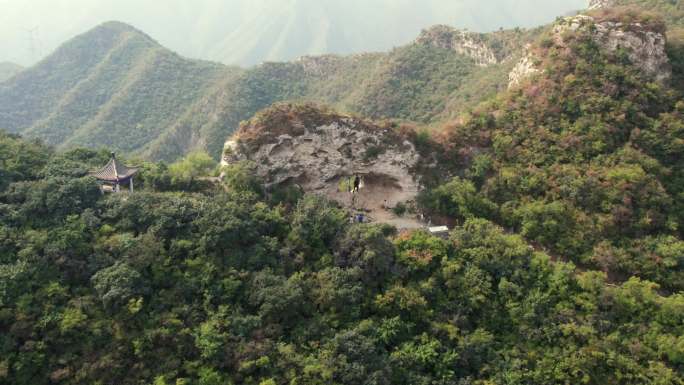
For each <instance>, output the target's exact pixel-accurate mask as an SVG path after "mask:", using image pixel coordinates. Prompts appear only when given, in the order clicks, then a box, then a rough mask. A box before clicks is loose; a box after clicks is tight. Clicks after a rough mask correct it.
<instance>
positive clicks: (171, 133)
mask: <svg viewBox="0 0 684 385" xmlns="http://www.w3.org/2000/svg"><path fill="white" fill-rule="evenodd" d="M534 34H535V31H521V30H515V31H502V32H495V33H492V34H487V35H485V34H475V33H462V32H460V31H457V30H455V29H453V28H449V27H435V28H432V29H429V30H426V31H425V32H424V33H423V34H422V35H421V36H420V37H419V38H418V39H417V40H416V41H415V42H414V43H412V44H409V45H407V46H404V47H400V48H397V49H395V50H393V51H391V52H389V53H377V54H358V55H351V56H334V55H328V56H320V57H304V58H302V59H300V60H298V61H295V62H290V63H265V64H263V65H260V66H257V67H254V68H252V69H248V70H244V69H239V68H233V67H225V66H223V65H220V64H214V63H209V62H201V61H193V60H188V59H184V58H182V57H180V56H178V55H176V54H174V53H172V52H170V51H168V50H166V49H164V48H163V47H161V46H159V45H158V44H157V43H156V42H155V41H154V40H152V39H151V38H150V37H148V36H147V35H145V34H143V33H142V32H140V31H138V30H135V29H134V28H132V27H130V26H127V25H125V24H122V23H116V22H112V23H107V24H104V25H102V26H99V27H97V28H95V29H94V30H92V31H89V32H87V33H85V34H83V35H81V36H79V37H77V38H75V39H74V40H72V41H70V42H68V43H66V44H65V45H63V46H62V47H60V49H59V50H57V51H56V52H55V53H54V54H53V55H51V56H49V57H48V58H47V59H45V60H44V61H42V62H40V63H39V64H38V65H36V66H34V67H32V68H29V69H27V70H26V71H24V72H22V73H21V74H20V76H17V77H16V78H13V79H11V80H10V81H8V82H6V83H3V84H1V85H0V127H3V128H4V129H6V130H9V131H10V132H14V133H21V134H22V135H25V136H28V137H37V138H41V139H43V140H45V141H46V142H47V143H49V144H51V145H56V146H57V147H58V148H69V147H72V146H88V147H98V146H109V147H111V148H114V149H116V150H117V151H119V152H125V153H131V154H137V155H142V156H144V157H146V158H149V159H169V160H172V159H176V158H178V157H179V156H182V155H183V154H185V153H187V152H189V151H191V150H193V149H202V150H206V151H209V152H210V153H211V154H212V155H213V156H215V157H218V156H219V154H220V151H221V148H222V145H223V141H224V140H225V138H226V137H227V136H228V135H229V134H230V133H231V132H233V131H234V130H235V129H236V128H237V126H238V124H239V123H240V121H242V120H245V119H248V118H249V117H251V116H252V115H253V114H254V113H255V112H257V111H258V110H260V109H262V108H265V107H267V106H269V105H270V104H272V103H274V102H276V101H283V100H300V101H315V102H318V103H326V104H330V105H333V106H335V107H336V108H338V109H340V110H343V111H347V112H355V113H360V114H363V115H367V116H370V117H373V118H384V117H387V118H398V119H405V120H411V121H416V122H420V123H433V122H437V121H444V120H446V119H447V118H450V117H453V116H454V115H455V114H456V113H457V112H459V111H462V110H463V109H465V108H466V107H468V106H472V105H475V104H476V103H477V102H478V101H480V100H483V99H484V98H486V97H489V96H493V95H494V94H495V93H496V92H497V91H499V90H501V89H504V88H505V85H506V84H507V78H506V74H507V73H508V71H509V70H510V68H511V67H512V65H513V64H514V62H515V60H514V59H515V58H516V57H517V55H519V54H520V52H519V51H520V50H521V48H522V46H523V45H524V43H525V42H526V41H528V40H530V39H531V38H532V37H533V36H534ZM445 41H446V42H448V44H446V45H445V44H444V42H445ZM470 43H473V44H474V46H473V47H471V49H469V50H467V51H464V50H463V49H462V48H463V47H462V46H465V45H468V44H470ZM494 53H496V55H494ZM483 54H484V55H488V54H489V55H494V56H492V58H491V59H492V60H489V61H487V62H485V63H482V62H479V61H480V60H481V58H480V57H479V56H478V55H483ZM483 64H484V65H483Z"/></svg>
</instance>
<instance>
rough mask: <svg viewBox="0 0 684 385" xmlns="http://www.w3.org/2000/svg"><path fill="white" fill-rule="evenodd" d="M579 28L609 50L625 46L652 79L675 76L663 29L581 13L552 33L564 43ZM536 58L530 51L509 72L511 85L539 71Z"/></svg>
mask: <svg viewBox="0 0 684 385" xmlns="http://www.w3.org/2000/svg"><path fill="white" fill-rule="evenodd" d="M578 32H586V33H589V34H590V35H591V37H592V39H593V40H594V41H595V42H596V43H597V44H598V45H599V46H600V47H601V48H602V49H604V50H606V51H607V52H610V53H614V52H616V51H618V50H624V51H625V52H626V53H627V56H628V57H629V60H630V62H631V63H632V65H634V66H636V67H637V68H639V69H640V70H641V71H642V72H643V73H644V74H645V75H646V76H647V77H650V78H652V79H653V80H656V81H659V82H665V81H667V80H668V79H669V78H670V77H671V76H672V67H671V66H670V61H669V59H668V56H667V52H666V50H665V44H666V41H667V39H666V37H665V35H664V34H663V33H662V32H660V31H656V30H653V29H651V28H649V27H648V26H645V25H642V24H640V23H621V22H616V21H608V20H597V19H595V18H594V17H591V16H586V15H578V16H573V17H567V18H564V19H562V20H560V21H559V22H557V23H556V25H555V26H554V28H553V36H552V37H553V41H554V44H556V45H557V46H559V47H565V46H566V42H565V38H566V34H568V33H578ZM537 60H538V58H535V57H534V54H533V53H531V51H529V52H528V54H526V55H525V56H524V57H523V59H522V60H521V61H520V63H518V65H517V66H516V67H515V69H514V70H513V71H512V72H511V73H510V75H509V80H510V83H509V87H514V86H517V85H518V84H520V83H521V82H522V81H523V80H524V79H526V78H528V77H530V76H532V75H534V74H535V73H538V72H540V69H539V68H537V66H536V65H535V64H534V62H535V61H537Z"/></svg>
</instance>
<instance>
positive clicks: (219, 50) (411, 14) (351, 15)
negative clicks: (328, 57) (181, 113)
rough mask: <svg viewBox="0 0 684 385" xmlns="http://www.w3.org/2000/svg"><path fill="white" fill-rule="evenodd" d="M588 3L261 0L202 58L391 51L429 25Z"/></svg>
mask: <svg viewBox="0 0 684 385" xmlns="http://www.w3.org/2000/svg"><path fill="white" fill-rule="evenodd" d="M584 7H586V0H568V1H554V0H552V1H549V0H547V1H538V0H488V1H479V0H451V1H444V0H420V1H416V0H371V1H369V0H348V1H337V0H283V1H277V2H274V1H269V0H254V1H252V4H250V6H249V7H242V8H244V9H242V8H240V10H241V15H242V17H241V18H240V20H239V21H236V24H235V27H234V28H231V30H230V31H229V33H227V34H226V35H225V36H222V37H218V36H217V37H216V38H215V39H211V40H212V41H213V40H216V41H217V43H215V44H213V45H208V46H206V47H205V48H204V50H203V51H201V52H196V56H197V57H203V58H209V59H211V60H216V61H220V62H224V63H234V64H239V65H254V64H258V63H260V62H262V61H283V60H293V59H295V58H297V57H299V56H301V55H303V54H309V55H320V54H325V53H337V54H349V53H357V52H364V51H385V50H388V49H391V48H392V47H394V46H397V45H403V44H406V43H408V42H410V41H411V40H412V39H413V38H414V37H415V35H416V34H417V33H418V32H419V31H420V29H421V28H422V27H424V26H428V25H432V24H436V23H445V24H449V25H456V26H459V27H461V28H468V29H470V30H473V31H494V30H498V29H499V28H513V27H516V26H519V27H533V26H538V25H542V24H545V23H548V22H550V21H553V19H554V18H555V17H556V16H559V15H562V14H565V13H568V12H571V11H575V10H579V9H582V8H584Z"/></svg>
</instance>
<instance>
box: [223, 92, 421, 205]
mask: <svg viewBox="0 0 684 385" xmlns="http://www.w3.org/2000/svg"><path fill="white" fill-rule="evenodd" d="M420 159H421V156H420V155H419V153H418V151H417V150H416V147H415V145H414V144H413V142H412V140H411V135H410V134H402V133H399V132H397V131H396V130H395V129H393V128H392V127H389V126H379V125H376V124H373V123H370V122H368V121H365V120H361V119H358V118H353V117H349V116H343V115H339V114H336V113H334V112H329V111H324V110H321V109H318V108H316V107H313V106H309V105H304V106H301V105H289V104H287V105H276V106H273V107H271V108H269V109H268V110H266V111H263V112H261V113H260V114H258V115H257V116H256V117H255V118H254V119H252V120H251V121H249V122H247V123H244V124H243V125H242V126H241V127H240V129H239V130H238V131H237V132H236V134H235V135H234V136H233V137H232V138H231V140H230V141H228V142H227V143H226V147H225V152H224V157H223V163H224V164H230V163H234V162H240V161H251V162H253V163H254V164H255V166H256V170H257V173H258V174H259V176H260V177H262V178H263V179H264V181H265V182H266V184H267V185H268V186H273V185H284V184H295V185H298V186H300V187H301V188H302V189H304V190H305V191H307V192H314V193H320V194H323V195H326V196H328V197H329V198H331V199H335V200H337V201H339V202H341V203H343V204H346V203H347V202H348V201H349V199H350V194H349V191H348V189H349V187H348V182H349V180H350V179H351V178H353V177H354V176H355V175H359V176H360V177H362V179H363V184H364V192H363V196H364V202H363V205H364V206H366V207H367V208H368V209H370V210H373V209H376V208H379V207H380V206H382V205H383V204H384V203H385V201H387V204H396V203H399V202H405V201H409V200H412V199H414V198H415V196H416V195H417V193H418V189H419V181H418V180H416V178H414V172H413V171H414V169H415V167H416V166H417V165H418V163H419V161H420Z"/></svg>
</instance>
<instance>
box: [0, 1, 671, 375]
mask: <svg viewBox="0 0 684 385" xmlns="http://www.w3.org/2000/svg"><path fill="white" fill-rule="evenodd" d="M648 4H657V5H659V6H662V7H663V8H662V9H665V10H669V11H668V12H671V14H670V15H669V16H667V17H665V15H662V14H660V15H659V14H658V13H655V14H654V13H649V12H643V10H642V9H640V8H639V7H636V8H635V7H628V8H623V7H607V8H603V9H597V10H593V11H591V12H588V13H586V14H584V15H579V16H574V17H569V18H564V19H560V20H558V21H557V22H555V23H554V24H553V25H551V26H549V27H547V28H542V29H539V30H537V31H531V32H515V31H511V32H502V33H501V34H500V35H484V36H482V35H466V36H464V35H463V34H462V33H460V32H458V31H454V30H452V29H450V28H448V27H435V28H432V29H430V30H428V31H425V33H424V34H423V35H421V37H420V38H419V39H418V40H417V41H416V43H415V44H412V45H410V46H407V47H403V48H399V49H397V50H394V51H393V52H391V53H388V54H369V55H359V56H351V57H343V58H340V57H334V56H330V57H321V58H307V59H303V60H301V61H298V62H295V63H279V64H278V63H273V64H266V65H262V66H259V67H256V68H254V69H252V70H232V69H225V68H223V67H219V68H218V69H217V68H215V67H214V66H213V65H211V64H207V63H196V65H197V66H200V67H202V68H205V67H204V66H208V67H206V68H209V69H208V70H207V71H209V72H211V71H216V72H212V73H215V74H216V75H215V76H216V77H217V79H219V80H216V81H212V82H207V91H206V92H205V95H203V96H202V97H199V98H198V99H197V100H196V101H194V102H193V103H191V105H190V106H189V107H188V108H187V109H186V110H184V112H183V114H184V115H183V116H181V117H180V118H178V120H177V122H176V123H174V124H173V125H171V126H170V129H169V130H168V131H165V132H164V133H163V134H162V135H161V137H160V139H158V140H156V141H154V142H152V143H153V144H151V145H149V146H148V147H145V148H143V149H142V150H138V151H141V152H140V153H142V152H143V151H150V152H149V153H148V154H149V155H150V158H161V157H169V158H174V157H175V156H171V155H168V154H176V155H177V154H178V153H181V152H182V151H185V150H186V149H187V148H189V146H188V145H187V143H190V141H191V140H195V139H192V138H193V135H195V138H204V139H203V140H207V138H213V137H216V143H213V142H212V143H209V142H207V146H209V147H210V148H212V151H213V147H211V146H216V147H217V148H216V150H217V151H218V147H220V146H221V145H222V144H223V141H224V139H225V137H221V135H223V134H225V133H226V132H230V131H231V130H232V129H233V128H232V127H229V126H232V125H233V123H232V122H235V124H237V122H238V120H239V119H241V118H240V117H241V116H242V114H251V111H255V110H258V109H260V107H259V106H261V105H270V104H272V103H273V102H274V101H276V100H282V99H297V100H299V101H304V100H306V99H307V98H311V99H313V98H318V99H319V100H325V101H327V102H328V103H330V104H334V105H336V106H342V107H343V109H348V110H353V109H361V108H367V110H366V113H368V114H369V115H371V116H375V117H382V116H384V115H388V116H389V115H395V116H397V117H400V118H404V119H410V120H413V121H417V122H433V124H434V125H433V126H432V127H431V128H432V129H431V130H428V129H427V128H426V127H424V126H423V124H420V125H418V126H415V125H413V124H410V123H406V122H396V121H383V122H378V123H377V124H374V123H370V122H368V121H366V120H362V119H358V118H352V117H349V116H345V115H344V114H341V113H337V112H332V111H331V110H329V109H324V108H319V107H316V106H313V105H310V104H305V105H300V104H298V103H282V104H277V105H276V106H273V107H270V108H268V109H266V110H263V111H262V112H260V113H258V114H256V115H255V116H254V117H253V118H251V119H250V120H249V121H247V122H244V123H242V124H241V126H240V127H241V128H240V131H239V133H238V135H237V136H236V137H233V138H232V139H234V140H235V142H234V143H233V144H234V145H235V146H236V147H235V148H239V149H240V151H239V153H238V152H233V150H232V148H227V150H226V156H225V160H226V164H225V165H224V166H223V167H221V168H220V169H218V168H215V162H214V161H212V159H211V158H210V157H209V156H208V155H206V154H201V153H192V154H190V155H188V156H186V157H183V158H182V159H180V160H179V161H177V162H175V163H173V164H170V165H167V164H166V163H164V162H158V163H151V162H146V161H141V163H140V164H139V165H140V167H141V172H140V174H139V175H138V176H137V179H136V186H137V190H136V192H135V193H134V194H107V195H102V194H101V193H100V191H99V190H98V186H97V183H96V181H95V180H94V179H92V178H90V177H88V176H87V172H88V170H93V169H95V168H97V167H99V166H101V165H103V164H105V162H106V161H107V159H108V158H109V149H102V150H92V149H83V148H77V149H72V150H69V151H59V150H57V151H56V150H55V149H54V148H51V147H48V146H46V145H44V144H42V143H41V142H40V141H33V140H30V139H22V138H20V137H18V136H14V135H11V134H5V133H0V383H2V384H5V383H6V384H13V385H28V384H30V385H35V384H84V383H86V384H102V385H110V384H111V385H114V384H117V385H119V384H124V385H127V384H131V385H132V384H136V385H138V384H153V385H172V384H176V385H180V384H185V385H219V384H254V385H281V384H282V385H285V384H307V385H308V384H312V385H313V384H333V385H357V384H373V385H390V384H392V385H395V384H398V385H403V384H406V385H414V384H421V385H422V384H424V385H431V384H444V385H447V384H449V385H451V384H453V385H490V384H540V385H541V384H592V385H593V384H596V385H603V384H630V385H631V384H643V385H646V384H682V383H684V337H683V336H684V294H683V293H684V292H683V290H684V232H683V229H684V206H683V203H682V202H684V156H682V154H683V152H684V99H683V94H682V91H683V88H681V84H682V74H684V71H682V63H684V50H682V49H681V47H680V45H679V43H678V42H677V40H676V39H674V40H670V41H669V42H667V43H666V39H665V36H666V34H667V33H668V32H669V31H672V30H673V29H674V28H677V27H678V22H677V21H676V18H674V17H672V11H673V10H675V8H672V9H671V8H668V7H669V6H668V5H667V4H665V3H662V4H661V3H654V2H652V1H651V2H648ZM668 4H672V3H668ZM103 28H115V29H119V30H120V28H123V30H124V31H127V32H128V33H130V34H132V35H131V36H132V37H131V39H133V40H134V41H136V42H137V43H136V44H140V45H142V46H148V45H149V46H152V47H155V45H154V43H153V42H152V41H151V40H149V38H147V37H146V36H144V35H142V34H140V33H139V32H137V31H133V30H130V29H129V28H128V27H125V26H121V25H108V26H103ZM509 34H515V36H517V37H516V38H515V39H512V38H509ZM105 36H111V34H110V33H105V34H104V36H103V37H102V40H101V41H100V43H98V44H97V45H96V46H97V47H100V51H102V52H110V51H111V48H110V47H111V44H114V42H112V41H110V40H109V39H107V38H106V37H105ZM521 42H529V43H530V44H529V45H525V44H523V45H525V47H524V48H522V46H521V45H520V44H521ZM485 43H486V44H485ZM487 48H489V49H487ZM159 49H160V48H157V50H159ZM100 51H98V52H100ZM174 57H175V56H174ZM91 60H94V61H96V62H102V60H100V59H98V58H97V57H93V58H92V59H91ZM436 63H439V64H436ZM72 67H73V66H69V69H71V70H73V71H74V76H73V77H72V78H69V77H66V78H64V79H65V81H64V82H57V83H59V84H63V88H62V89H71V88H73V86H72V87H71V88H70V87H69V82H70V81H72V80H73V79H74V78H78V77H79V76H80V75H79V73H78V69H77V68H72ZM37 68H40V66H39V67H37ZM33 70H36V69H35V68H34V69H33ZM103 70H104V68H103ZM222 71H228V73H221V72H222ZM509 71H510V74H511V76H510V78H509V76H507V75H508V74H509ZM105 72H109V71H105ZM369 73H371V74H373V76H372V77H368V75H367V74H369ZM44 76H45V78H44V79H45V80H51V78H50V77H49V76H47V75H44ZM70 79H72V80H70ZM369 79H372V81H371V80H369ZM444 79H446V80H444ZM509 80H510V87H509ZM15 81H24V82H28V81H27V80H26V78H24V75H23V73H22V74H21V75H20V76H18V77H17V78H15V79H14V80H12V81H10V82H9V83H10V84H14V82H15ZM51 81H55V82H56V80H51ZM445 82H447V83H448V82H452V83H449V84H454V85H460V87H455V88H454V89H451V88H449V87H446V86H444V84H445ZM25 84H28V83H25ZM380 85H383V86H380ZM77 88H78V87H77ZM484 89H489V90H490V91H487V92H485V93H486V94H492V95H493V96H492V97H487V98H486V100H485V101H484V102H483V103H477V104H476V103H475V102H473V100H472V99H473V97H472V96H471V98H470V100H469V98H468V97H466V95H468V92H466V90H474V91H478V90H484ZM383 90H387V91H383ZM430 91H432V92H430ZM169 92H170V91H169ZM475 93H476V92H475ZM31 95H32V96H33V94H31ZM51 95H53V96H54V95H57V94H56V93H54V94H51ZM440 95H443V96H440ZM471 95H472V94H471ZM34 97H37V96H34ZM7 100H8V101H9V99H7ZM31 100H33V99H31ZM27 103H28V102H27ZM450 103H453V104H456V105H459V106H464V105H471V106H474V107H473V108H472V110H471V111H470V113H468V114H465V115H461V116H459V117H458V118H453V117H452V116H451V115H450V114H451V112H450V111H455V109H454V110H452V109H450V107H449V106H450ZM469 103H472V104H469ZM27 105H28V104H27ZM36 105H37V104H36ZM397 105H399V106H400V107H397ZM141 106H142V104H141ZM0 108H2V105H0ZM133 112H135V110H133ZM19 118H22V116H19V117H18V119H19ZM42 119H45V118H42ZM440 120H442V121H447V122H448V123H446V124H444V125H440V124H438V123H437V122H439V121H440ZM226 122H229V123H226ZM336 127H337V128H339V129H340V130H346V131H343V132H342V133H339V132H338V133H337V135H328V136H326V138H322V137H320V136H321V135H327V134H325V132H329V131H330V130H333V129H335V128H336ZM363 133H365V135H362V134H363ZM316 135H319V136H318V137H317V136H316ZM342 136H344V137H342ZM355 138H356V139H359V138H360V139H361V140H363V146H364V147H363V148H364V149H365V151H364V154H353V153H352V154H351V155H349V156H347V157H346V158H344V159H356V160H355V162H360V163H363V164H362V165H361V166H360V167H359V169H361V170H363V171H365V172H367V173H369V175H370V174H372V172H373V171H374V170H372V168H373V167H384V168H388V167H397V166H398V165H397V163H399V162H396V161H395V162H392V160H393V158H396V157H399V156H402V155H404V156H405V155H406V154H408V156H409V157H411V158H412V159H413V158H414V155H415V154H414V153H416V152H417V153H418V155H419V157H420V159H421V160H420V161H417V162H415V163H407V164H405V165H404V166H403V167H401V170H402V172H408V171H407V170H410V172H414V173H415V174H416V176H418V174H420V177H421V178H420V181H421V183H422V191H421V192H420V195H418V198H417V200H416V202H396V203H398V204H397V207H395V208H398V207H399V206H400V205H399V203H401V204H403V210H401V211H402V212H407V211H408V212H409V213H408V214H406V215H412V216H414V217H418V215H417V214H418V213H422V214H424V216H426V217H428V218H432V219H433V220H434V221H435V222H439V223H444V224H448V225H449V226H450V227H451V231H450V233H449V235H448V237H446V238H440V237H435V236H433V235H431V234H430V232H428V231H426V230H416V231H404V232H398V231H397V229H395V228H393V227H391V226H388V225H386V224H382V223H376V224H367V223H350V221H349V216H350V214H353V213H355V211H351V209H349V208H348V207H347V206H346V205H344V204H342V203H339V202H335V201H331V200H327V199H326V198H325V197H323V196H321V195H320V189H318V190H316V189H317V187H316V185H320V184H321V183H328V182H329V181H328V180H324V181H315V180H314V181H297V180H292V176H293V175H307V174H306V173H301V171H302V170H300V169H301V168H302V167H303V166H302V165H305V164H316V165H322V166H325V162H333V161H337V160H339V159H338V158H339V157H337V156H336V154H335V152H336V151H337V152H345V151H353V150H354V148H353V145H352V148H350V146H348V144H349V143H353V141H354V140H355ZM322 139H326V141H323V140H322ZM317 143H318V144H320V143H323V144H324V145H325V146H323V147H324V148H325V150H326V152H321V151H319V150H320V149H321V148H323V147H321V146H318V147H316V144H317ZM169 144H174V145H176V146H177V147H165V146H167V145H169ZM295 147H296V154H295V155H296V156H297V157H299V158H297V159H295V160H296V162H290V163H292V165H288V162H287V161H286V160H287V158H288V156H289V155H288V154H287V153H286V152H287V151H293V149H295ZM388 148H391V151H388ZM371 149H372V150H371ZM402 149H406V150H404V151H402ZM165 151H166V154H167V155H165V156H162V155H163V154H164V152H165ZM250 151H253V152H254V151H256V152H258V154H259V155H260V156H259V157H251V156H250V155H254V154H252V153H250ZM269 154H273V158H274V160H275V158H276V157H277V158H278V160H279V163H275V162H269V158H268V155H269ZM307 154H309V156H311V157H314V158H316V159H315V160H316V162H308V163H306V162H304V161H306V159H301V157H303V156H307ZM229 155H240V156H237V157H236V159H237V160H234V159H232V158H233V157H231V156H229ZM383 156H386V157H385V158H383ZM416 156H417V155H416ZM120 158H121V161H122V162H124V163H132V162H133V161H131V160H127V159H125V157H120ZM362 158H365V160H364V159H362ZM379 158H381V159H379ZM243 159H251V160H252V161H254V162H259V163H258V164H254V163H250V162H249V161H244V160H243ZM373 159H375V160H376V161H373ZM378 159H379V160H378ZM395 160H396V159H395ZM374 162H375V163H374ZM374 164H375V165H376V166H374ZM377 165H380V166H377ZM269 166H271V167H277V169H273V170H272V172H270V173H269V172H268V171H269V170H268V168H269ZM287 167H293V168H294V170H288V169H286V168H287ZM345 167H346V166H345ZM349 167H353V165H352V166H349ZM297 168H300V169H297ZM321 168H324V167H321ZM340 170H341V171H342V172H345V171H346V172H351V173H352V174H353V171H354V170H349V171H347V170H344V169H340ZM314 171H315V172H310V173H309V174H308V175H315V174H316V173H319V174H321V173H323V172H324V171H325V170H314ZM376 171H379V170H376ZM384 171H388V170H387V169H386V170H384ZM389 171H391V170H389ZM395 171H396V170H395ZM295 172H296V173H295ZM219 173H221V174H222V177H220V178H207V176H209V175H214V176H216V175H219ZM264 176H265V179H261V178H262V177H264ZM267 180H268V182H269V183H266V182H267ZM278 181H279V183H277V182H278ZM298 182H302V183H298ZM304 182H310V183H304ZM312 186H313V187H312ZM333 187H334V186H333ZM399 187H401V186H398V187H397V186H395V188H399ZM313 190H316V191H313ZM342 193H343V194H345V196H347V195H346V194H348V193H345V190H344V189H342ZM364 193H366V191H364V190H363V189H362V190H361V192H360V194H364ZM381 198H382V197H381ZM404 203H405V204H404ZM399 211H400V210H397V212H399ZM398 215H401V214H398Z"/></svg>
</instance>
